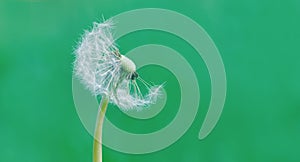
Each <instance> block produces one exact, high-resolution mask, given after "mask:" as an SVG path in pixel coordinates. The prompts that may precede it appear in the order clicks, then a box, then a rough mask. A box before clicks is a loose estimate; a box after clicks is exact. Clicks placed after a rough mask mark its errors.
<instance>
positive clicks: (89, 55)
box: [74, 20, 162, 162]
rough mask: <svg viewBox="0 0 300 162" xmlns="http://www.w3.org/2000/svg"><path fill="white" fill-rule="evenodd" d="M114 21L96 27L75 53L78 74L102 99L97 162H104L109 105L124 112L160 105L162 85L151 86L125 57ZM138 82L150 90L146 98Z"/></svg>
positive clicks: (97, 124) (96, 137) (95, 25)
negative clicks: (113, 27) (106, 115)
mask: <svg viewBox="0 0 300 162" xmlns="http://www.w3.org/2000/svg"><path fill="white" fill-rule="evenodd" d="M112 26H113V24H112V21H110V20H107V21H104V22H103V23H94V25H93V28H92V29H91V31H86V32H85V34H84V35H83V37H82V40H81V42H80V43H79V45H78V47H77V49H76V50H75V56H76V59H75V62H74V73H75V75H76V76H77V77H78V78H79V79H80V81H81V83H82V84H84V85H85V87H86V88H87V89H88V90H90V91H91V92H92V94H93V95H95V96H99V95H101V96H102V99H101V103H100V107H99V113H98V117H97V123H96V129H95V140H94V162H100V161H102V146H101V140H102V124H103V118H104V115H105V111H106V108H107V105H108V103H109V102H110V103H112V104H114V105H116V106H118V107H119V108H120V109H123V110H131V109H141V108H143V107H147V106H149V105H150V104H153V103H155V102H156V100H157V98H158V96H159V95H160V94H161V89H162V85H150V84H149V83H147V82H146V81H145V80H143V79H142V78H141V77H140V76H139V75H138V73H137V72H136V66H135V64H134V62H133V61H132V60H130V59H129V58H128V57H126V56H124V55H121V54H120V52H119V50H118V48H117V46H116V44H115V42H114V39H113V36H112ZM137 80H138V81H140V82H141V83H142V85H144V86H145V87H146V89H147V90H148V93H147V94H146V95H143V94H142V92H141V90H140V87H139V85H138V84H137Z"/></svg>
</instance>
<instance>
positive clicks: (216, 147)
mask: <svg viewBox="0 0 300 162" xmlns="http://www.w3.org/2000/svg"><path fill="white" fill-rule="evenodd" d="M145 7H155V8H165V9H170V10H174V11H177V12H180V13H182V14H184V15H186V16H188V17H190V18H192V19H193V20H195V21H196V22H198V23H199V24H200V25H201V26H202V27H204V29H205V30H206V31H207V32H208V34H209V35H210V36H211V37H212V39H213V40H214V42H215V43H216V45H217V47H218V48H219V50H220V53H221V55H222V58H223V61H224V64H225V68H226V73H227V81H228V87H227V88H228V93H227V100H226V104H225V108H224V112H223V114H222V117H221V119H220V121H219V123H218V124H217V127H216V128H215V129H214V131H213V132H212V134H210V135H209V136H208V137H207V138H206V139H205V140H203V141H199V140H198V139H197V137H198V131H199V129H200V126H201V124H202V121H203V118H204V115H205V113H206V110H207V106H208V104H209V98H210V79H209V75H208V72H207V69H206V67H205V64H204V63H203V61H202V60H201V58H200V57H199V56H198V57H199V59H198V60H197V59H192V58H195V57H197V53H196V52H195V51H194V50H193V48H192V47H190V46H189V45H188V44H187V43H186V42H184V41H183V40H181V39H180V38H178V37H176V36H174V35H170V34H168V33H163V32H157V31H143V32H135V33H132V34H129V35H127V36H126V37H124V38H122V39H120V40H119V41H118V44H119V45H120V47H121V52H123V53H126V52H127V51H129V50H130V49H133V48H134V47H137V46H140V45H144V44H148V43H157V44H162V45H166V46H169V47H171V48H174V49H176V50H177V51H179V52H180V53H181V54H182V55H183V56H184V57H185V58H186V59H187V60H188V61H189V62H190V63H191V65H192V66H193V68H194V69H195V71H196V73H197V77H198V79H199V85H200V88H201V103H200V107H199V112H198V114H197V119H196V120H195V121H194V123H193V125H192V127H191V128H190V129H189V131H188V132H187V133H186V134H185V135H184V136H183V137H182V138H181V139H180V140H179V141H177V142H176V143H175V144H173V145H171V146H170V147H168V148H166V149H164V150H162V151H159V152H155V153H151V154H146V155H129V154H123V153H119V152H116V151H114V150H111V149H108V148H105V149H104V162H125V161H128V162H129V161H130V162H140V161H146V162H150V161H151V162H152V161H179V162H199V161H212V162H214V161H215V162H219V161H226V162H227V161H232V162H235V161H237V162H240V161H262V162H265V161H300V156H299V150H300V139H299V136H300V118H299V115H300V110H299V108H300V102H299V97H300V84H299V83H300V75H299V74H300V73H299V69H300V56H299V54H300V50H299V43H300V30H299V29H300V21H299V17H300V1H299V0H287V1H282V0H248V1H239V0H227V1H225V0H185V1H159V0H153V1H138V0H119V1H116V0H98V1H78V0H73V1H71V0H69V1H68V0H62V1H58V0H2V1H1V2H0V161H1V162H17V161H23V162H67V161H72V162H88V161H92V141H93V140H92V137H91V136H90V135H89V134H88V133H87V132H86V130H85V129H84V127H83V126H82V124H81V122H80V120H79V118H78V116H77V114H76V111H75V108H74V104H73V99H72V89H71V88H72V84H71V83H72V82H71V81H72V62H73V60H74V58H73V55H72V52H73V49H74V47H75V46H76V42H77V41H78V40H79V37H80V35H81V34H82V33H83V30H84V29H88V28H90V27H91V25H92V22H94V21H98V20H100V19H101V16H102V15H104V16H105V17H106V18H109V17H112V16H114V15H116V14H119V13H122V12H124V11H128V10H132V9H138V8H145ZM199 60H200V61H199ZM147 71H152V72H147ZM140 72H141V73H144V74H143V75H145V78H146V79H147V80H153V81H155V82H156V81H159V82H160V81H164V80H168V85H167V86H166V89H167V91H168V95H169V96H168V97H170V98H171V99H172V100H168V102H167V106H166V109H164V110H163V111H162V113H161V114H159V115H158V116H157V117H155V118H153V119H149V120H145V121H140V120H134V119H132V118H129V117H127V116H126V115H124V114H123V113H121V112H120V111H119V110H118V109H116V108H113V107H112V106H111V107H112V108H111V109H109V110H108V113H107V116H108V117H109V118H110V119H111V120H112V121H113V122H114V123H115V124H116V125H117V126H118V127H121V128H122V129H125V130H129V131H132V132H140V133H143V132H151V131H153V130H157V129H160V128H162V127H164V126H165V125H166V124H167V123H169V122H170V121H171V120H172V117H174V115H175V114H176V112H177V109H176V106H177V105H178V104H179V102H178V99H179V96H180V91H179V90H178V83H177V82H176V79H175V77H174V76H172V74H171V73H170V72H168V71H166V70H164V69H162V68H160V67H155V66H153V67H151V66H149V67H145V68H144V69H141V70H140ZM174 107H175V108H174Z"/></svg>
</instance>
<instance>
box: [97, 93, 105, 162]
mask: <svg viewBox="0 0 300 162" xmlns="http://www.w3.org/2000/svg"><path fill="white" fill-rule="evenodd" d="M107 105H108V97H107V96H102V99H101V103H100V105H99V110H98V116H97V121H96V127H95V133H94V147H93V162H102V126H103V119H104V116H105V112H106V108H107Z"/></svg>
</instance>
